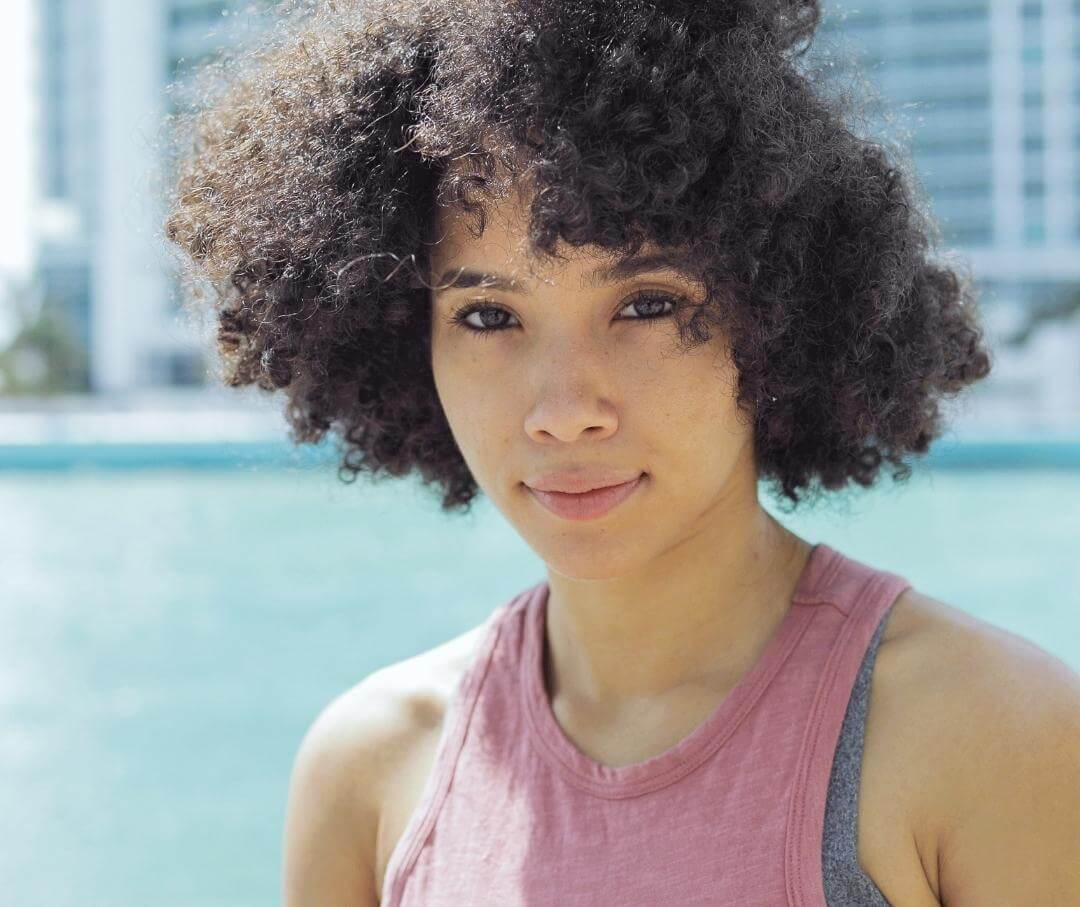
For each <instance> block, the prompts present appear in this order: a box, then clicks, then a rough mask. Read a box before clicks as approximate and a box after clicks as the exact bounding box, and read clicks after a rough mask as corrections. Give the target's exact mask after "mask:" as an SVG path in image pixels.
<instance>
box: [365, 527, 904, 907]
mask: <svg viewBox="0 0 1080 907" xmlns="http://www.w3.org/2000/svg"><path fill="white" fill-rule="evenodd" d="M908 585H909V583H908V582H907V581H906V580H905V579H904V578H903V577H901V576H898V575H896V574H894V573H889V572H886V571H883V570H876V569H874V568H871V567H869V566H867V565H865V564H863V563H861V562H859V561H856V560H854V559H851V558H848V557H846V556H844V555H842V554H841V553H839V552H838V551H836V550H835V549H833V548H830V547H829V546H828V545H825V544H823V543H819V544H817V545H815V546H814V548H813V550H812V552H811V554H810V558H809V560H808V561H807V563H806V566H805V567H804V569H803V571H802V574H801V575H800V577H799V580H798V585H797V587H796V590H795V593H794V595H793V597H792V606H791V607H790V608H789V609H788V612H787V614H786V615H785V616H784V619H783V621H782V622H781V624H780V625H779V626H778V627H777V629H776V631H775V632H774V633H773V635H772V637H771V638H770V639H769V641H768V642H767V644H766V646H765V648H764V650H763V651H762V653H761V655H760V656H759V658H758V660H757V661H756V662H755V663H754V665H753V666H752V667H751V668H750V670H749V671H747V672H746V673H745V674H744V675H743V677H742V678H741V679H740V680H739V682H738V684H737V685H736V686H735V687H734V689H732V690H731V691H730V692H729V693H728V695H727V697H726V698H725V699H724V700H723V701H722V702H721V703H720V704H719V705H718V706H717V707H716V709H715V710H714V711H713V713H712V714H711V715H710V717H709V718H707V719H706V720H705V722H704V723H703V724H701V725H699V726H698V727H697V728H696V730H694V731H693V732H692V733H691V734H690V735H689V736H687V737H684V738H683V739H682V740H681V741H680V742H679V743H677V744H676V745H674V746H673V747H671V748H670V749H668V750H666V751H665V752H663V753H660V754H659V755H657V756H654V757H652V758H650V759H647V760H645V761H643V762H638V763H634V764H632V765H622V766H608V765H604V764H602V763H599V762H596V761H594V760H593V759H591V758H590V757H588V756H586V755H585V754H584V753H583V752H582V751H580V750H578V749H577V747H575V746H574V744H573V743H572V742H571V741H570V740H569V738H567V737H566V736H565V735H564V734H563V732H562V729H561V727H560V726H559V724H558V722H557V721H556V719H555V716H554V713H553V712H552V710H551V706H550V702H549V700H548V698H547V693H546V691H545V686H544V673H543V672H544V661H543V655H544V646H545V607H546V604H547V593H548V585H547V581H546V580H542V581H540V582H539V583H537V584H536V585H534V586H532V587H530V588H528V589H526V590H524V591H523V592H520V593H519V594H517V595H516V596H514V597H513V598H512V599H510V601H508V602H506V603H505V604H503V605H502V606H500V607H499V608H498V609H496V611H495V612H493V614H492V616H491V619H490V621H489V623H488V626H487V629H486V631H484V632H485V634H486V635H484V636H483V638H482V640H481V642H480V643H479V645H478V647H477V649H476V650H475V653H474V655H473V658H472V661H471V662H470V665H469V667H468V669H467V670H466V671H465V673H464V674H463V675H462V677H461V679H460V681H459V683H458V686H457V688H456V689H455V691H454V694H453V696H452V698H451V701H450V703H449V706H448V710H447V713H446V718H445V721H444V723H443V728H442V733H441V736H440V739H439V742H438V744H437V748H436V755H435V763H434V767H433V770H432V772H431V774H430V775H429V776H428V779H427V784H426V787H425V790H424V791H423V793H422V794H421V799H420V801H419V802H418V804H417V807H416V809H415V810H414V812H413V814H412V816H411V817H410V820H409V822H408V824H407V827H406V829H405V831H404V833H403V835H402V837H401V838H400V840H399V841H398V842H397V845H396V846H395V848H394V851H393V853H392V854H391V855H390V860H389V863H388V866H387V872H386V879H385V882H384V887H383V900H382V904H383V905H384V907H461V905H465V904H468V905H470V907H487V905H490V907H496V905H498V907H518V905H521V907H524V905H529V907H540V905H560V907H606V905H623V904H627V905H629V904H633V905H650V907H653V905H655V907H661V905H663V907H671V905H675V904H678V905H680V907H685V905H692V904H701V905H704V904H709V905H717V904H739V905H740V907H745V905H768V907H777V905H812V907H827V903H826V899H825V893H824V888H823V881H822V829H823V816H824V812H825V805H826V793H827V790H828V788H829V777H830V769H831V767H832V763H833V755H834V752H835V750H836V747H837V740H838V737H839V734H840V728H841V722H842V721H843V719H844V715H845V709H846V707H847V705H848V699H849V696H850V694H851V692H852V687H853V684H854V682H855V679H856V674H857V673H858V672H859V668H860V664H861V662H862V659H863V655H864V652H866V650H867V645H868V643H869V642H870V641H871V637H872V636H874V637H875V639H876V638H877V636H878V635H879V634H875V630H876V628H877V625H878V622H879V620H880V619H881V618H882V615H883V614H885V612H886V611H887V610H888V609H889V607H890V606H891V605H892V603H893V602H894V600H895V599H896V598H897V597H898V596H899V594H900V593H901V592H902V591H903V590H904V589H905V588H907V587H908Z"/></svg>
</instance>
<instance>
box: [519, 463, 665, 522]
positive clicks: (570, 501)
mask: <svg viewBox="0 0 1080 907" xmlns="http://www.w3.org/2000/svg"><path fill="white" fill-rule="evenodd" d="M647 475H648V473H644V472H643V473H641V474H640V475H639V476H638V477H637V478H636V479H631V480H630V481H629V482H623V483H621V484H619V485H607V486H604V487H603V488H594V489H592V490H591V491H582V492H579V493H576V494H575V493H571V492H565V491H540V490H539V489H536V488H532V487H531V486H529V485H526V486H525V487H526V488H528V489H529V492H530V493H531V494H532V496H533V497H534V498H535V499H536V500H537V501H538V502H539V503H540V504H541V505H542V506H543V507H545V508H546V509H547V510H548V511H550V512H551V513H553V514H555V516H558V517H561V518H563V519H565V520H595V519H598V518H599V517H602V516H604V515H605V514H606V513H609V512H610V511H612V510H614V509H615V508H616V507H618V506H619V505H620V504H622V503H623V502H624V501H625V500H627V498H629V497H630V496H631V495H633V494H634V492H636V491H637V490H638V488H640V487H641V485H642V484H643V483H644V481H645V478H646V476H647Z"/></svg>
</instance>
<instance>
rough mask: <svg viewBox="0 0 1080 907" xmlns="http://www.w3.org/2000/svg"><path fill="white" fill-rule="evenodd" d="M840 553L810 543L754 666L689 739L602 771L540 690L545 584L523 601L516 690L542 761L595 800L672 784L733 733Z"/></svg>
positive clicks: (791, 644) (809, 613) (799, 629)
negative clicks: (784, 605) (567, 731)
mask: <svg viewBox="0 0 1080 907" xmlns="http://www.w3.org/2000/svg"><path fill="white" fill-rule="evenodd" d="M841 558H842V555H841V554H840V553H839V552H838V551H837V550H835V549H834V548H831V547H830V546H828V545H826V544H825V543H823V542H819V543H817V544H815V545H814V546H813V547H812V548H811V550H810V554H809V556H808V558H807V560H806V563H805V564H804V565H803V569H802V572H801V573H800V574H799V578H798V580H797V582H796V585H795V589H794V591H793V593H792V597H791V602H790V606H789V608H788V610H787V612H786V613H785V615H784V617H783V618H782V620H781V622H780V624H778V625H777V627H776V628H775V629H774V631H773V633H772V635H771V636H770V637H769V639H768V641H767V642H766V644H765V647H764V648H763V649H762V651H761V653H760V655H759V656H758V658H757V660H756V661H755V662H754V663H753V664H752V665H751V667H750V668H749V669H748V670H747V671H746V672H745V673H744V674H743V676H742V677H741V678H740V679H739V681H738V682H737V683H736V684H735V686H734V687H733V688H732V689H731V690H730V691H729V692H728V694H727V696H725V697H724V699H723V700H721V702H720V703H718V704H717V706H716V708H715V709H714V710H713V712H712V713H711V714H710V715H709V717H708V718H706V719H705V721H704V722H702V723H701V724H699V725H698V726H697V727H696V728H695V729H694V730H693V731H691V732H690V734H689V735H687V736H686V737H684V738H683V739H682V740H680V741H679V742H678V743H676V744H674V745H673V746H671V747H669V748H668V749H667V750H665V751H664V752H662V753H659V754H657V755H656V756H652V757H650V758H649V759H646V760H644V761H641V762H635V763H630V764H627V765H619V766H612V765H605V764H604V763H601V762H598V761H596V760H595V759H593V758H591V757H590V756H588V755H586V754H585V753H584V752H583V751H581V750H579V749H578V748H577V747H576V746H575V745H574V743H573V742H572V741H571V740H570V739H569V738H568V737H567V736H566V734H565V733H564V732H563V730H562V727H561V726H560V725H559V723H558V721H557V720H556V718H555V714H554V712H553V711H552V708H551V702H550V700H549V699H548V696H547V691H546V689H545V684H544V644H545V636H546V632H545V626H546V624H545V621H546V610H547V599H548V593H549V591H550V587H549V586H548V583H547V581H546V580H542V581H541V582H539V583H537V584H536V585H535V586H534V587H533V588H532V590H531V593H530V594H529V595H527V596H526V598H525V600H524V614H523V618H524V626H523V632H524V637H523V648H522V657H521V662H520V667H519V670H520V674H519V681H520V682H519V687H520V690H521V694H522V700H523V702H522V706H523V711H524V712H525V715H526V716H527V720H528V725H529V733H530V735H531V737H532V739H533V741H534V742H535V743H536V748H537V749H538V750H539V752H540V753H541V755H542V756H543V758H544V759H545V760H546V761H547V762H548V763H549V764H550V765H551V767H552V768H553V769H554V770H555V771H556V772H557V773H558V774H559V775H560V776H561V777H562V778H563V779H565V780H566V781H567V782H568V783H570V784H572V785H574V786H575V787H577V788H579V789H581V790H584V791H586V792H588V793H591V794H593V795H595V796H598V797H603V798H607V799H622V798H625V797H634V796H639V795H641V794H644V793H647V792H649V791H653V790H658V789H660V788H662V787H666V786H668V785H669V784H674V783H675V782H676V781H678V780H679V779H680V778H682V777H684V776H685V775H687V774H688V773H689V772H691V771H693V770H694V769H695V768H696V767H697V766H699V765H700V764H701V763H702V762H704V761H705V760H706V759H708V758H709V757H710V756H712V755H713V754H714V753H715V752H717V751H718V750H719V749H720V748H721V747H722V746H723V745H724V742H725V741H726V740H728V739H729V738H730V737H731V735H732V734H734V733H735V731H736V730H737V729H738V727H739V724H740V723H741V721H742V719H743V718H744V717H745V716H746V714H747V713H748V712H749V711H750V710H751V708H752V707H753V705H754V703H755V702H756V701H757V700H758V699H759V698H760V697H761V695H762V694H763V693H764V692H765V690H766V689H767V688H768V686H769V684H770V682H771V681H772V679H773V678H774V677H775V676H776V673H777V672H778V671H779V670H780V668H781V667H782V666H783V664H784V662H785V661H786V660H787V657H788V656H789V655H790V654H791V651H792V650H793V649H794V648H795V645H796V644H797V643H798V641H799V638H800V637H801V636H802V634H803V632H804V631H805V630H806V628H807V626H808V625H809V622H810V619H811V618H812V617H813V609H812V608H808V607H802V606H803V605H811V604H814V603H815V602H816V601H819V600H820V599H819V594H820V592H821V591H822V590H823V589H825V588H827V586H828V583H829V580H830V579H831V577H832V575H833V574H834V573H835V571H836V570H837V568H838V567H839V566H840V561H841Z"/></svg>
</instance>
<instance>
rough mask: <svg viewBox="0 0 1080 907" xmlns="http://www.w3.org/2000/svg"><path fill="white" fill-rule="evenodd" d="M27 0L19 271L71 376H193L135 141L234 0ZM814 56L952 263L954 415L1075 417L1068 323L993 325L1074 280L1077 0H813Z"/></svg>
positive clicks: (1003, 420)
mask: <svg viewBox="0 0 1080 907" xmlns="http://www.w3.org/2000/svg"><path fill="white" fill-rule="evenodd" d="M37 2H38V7H37V9H38V14H39V15H38V22H37V25H38V28H37V33H38V51H39V53H38V59H39V78H38V84H37V92H38V96H39V101H40V118H39V123H40V129H39V154H40V161H41V162H42V165H41V172H40V196H41V204H40V205H39V216H38V219H37V224H36V226H35V231H36V237H37V243H36V252H37V254H36V263H37V272H38V274H39V276H40V277H41V279H42V281H43V283H44V285H45V287H46V292H47V294H48V295H49V296H50V298H52V299H54V300H55V305H56V306H57V307H58V308H59V309H61V310H62V311H63V312H64V313H65V316H66V317H68V318H69V319H70V323H71V324H72V326H73V330H74V331H75V332H76V333H77V334H78V336H79V337H80V339H81V341H82V342H83V343H85V345H86V348H87V349H88V351H89V354H90V355H89V361H90V373H89V375H88V376H87V384H88V387H89V388H90V389H92V390H99V391H123V390H127V389H131V388H137V387H143V386H154V387H162V386H165V387H167V386H174V385H191V384H199V383H200V382H202V381H204V380H205V374H204V373H205V368H206V366H205V356H206V350H205V345H204V343H203V342H202V341H201V340H200V339H199V338H197V337H195V336H193V334H192V331H191V329H190V328H189V327H187V326H185V325H184V323H183V322H182V320H181V319H179V318H178V317H177V316H178V309H177V303H178V298H177V296H178V291H177V288H176V283H175V280H174V279H173V278H172V277H171V276H170V269H169V267H168V265H167V262H166V260H165V259H163V257H162V252H161V249H160V248H159V243H158V241H157V239H156V238H155V237H156V234H157V231H158V230H159V228H160V222H161V212H160V211H159V210H157V209H156V208H155V206H154V196H153V194H152V193H151V192H150V191H148V190H149V187H150V185H151V180H152V175H153V173H154V172H155V168H156V167H158V166H159V165H160V161H158V160H157V152H156V151H155V147H154V145H153V142H152V139H153V138H154V137H155V136H156V135H157V130H158V128H159V124H160V121H161V118H162V117H163V115H164V114H165V113H166V112H168V110H169V104H170V102H171V100H172V99H171V98H170V97H169V96H168V94H167V92H166V90H165V89H166V85H168V84H170V83H172V82H173V81H174V80H175V79H177V78H180V77H182V73H183V71H184V69H185V68H186V67H188V66H190V65H191V64H192V63H193V62H196V61H198V60H199V59H201V58H202V57H203V55H204V54H207V53H212V52H213V51H214V50H215V49H216V48H217V47H219V46H221V45H222V44H224V43H228V42H231V41H235V40H237V38H236V34H237V33H236V31H235V29H234V28H233V27H232V23H234V22H236V21H237V19H238V16H237V15H236V14H237V12H238V11H239V10H240V9H241V6H249V8H250V4H249V3H248V4H242V3H241V2H240V0H139V2H138V3H132V2H129V0H37ZM264 5H265V6H266V7H267V8H272V6H273V0H266V3H265V4H264ZM817 64H821V65H824V66H828V67H831V72H833V73H834V74H835V76H836V77H838V78H845V77H848V76H859V77H861V78H863V79H865V80H866V81H867V83H868V87H870V88H871V89H872V93H873V91H874V90H876V92H877V95H878V97H877V98H876V100H874V101H873V102H872V103H871V104H870V105H869V106H868V107H867V108H866V109H867V111H868V112H869V113H870V116H871V118H870V119H869V121H867V122H866V123H865V124H864V125H863V128H864V130H865V131H864V134H867V135H869V136H875V135H882V136H886V137H889V138H891V139H893V140H895V141H896V142H898V143H899V145H900V146H902V147H903V148H905V149H907V150H908V152H909V153H910V156H911V163H912V165H913V168H914V172H915V174H916V175H917V177H918V179H919V180H920V181H921V184H922V187H923V189H924V190H925V193H926V195H927V197H928V199H929V202H930V206H931V209H932V211H933V213H934V214H935V216H936V218H937V220H938V221H939V223H940V225H941V228H942V236H941V243H940V244H941V246H943V247H945V248H949V249H952V250H955V251H956V252H957V253H959V254H960V255H961V256H962V257H963V258H965V259H966V260H967V261H968V262H969V263H970V266H971V271H972V273H973V274H974V275H975V277H976V279H977V282H978V284H979V287H980V290H981V293H980V295H981V299H982V307H983V311H984V313H985V316H986V319H987V322H988V324H989V326H990V327H991V329H992V331H993V337H992V339H993V341H994V346H995V363H994V374H993V375H992V377H991V378H990V379H989V380H988V381H987V382H984V384H983V386H981V387H979V388H977V389H976V390H975V391H974V392H973V394H974V396H976V397H977V399H978V406H977V407H974V409H975V410H977V412H974V413H972V415H973V416H977V417H978V418H980V419H983V420H984V421H987V422H990V423H995V424H1002V425H1015V426H1017V427H1020V428H1022V427H1024V426H1027V425H1032V426H1034V425H1040V426H1056V425H1064V426H1072V427H1074V428H1075V427H1076V426H1077V425H1078V424H1080V422H1078V419H1080V324H1077V319H1076V318H1074V319H1072V321H1071V322H1069V321H1065V322H1059V323H1057V324H1055V325H1053V326H1052V327H1048V328H1046V329H1042V330H1039V331H1036V332H1035V333H1034V334H1033V336H1032V338H1031V340H1030V341H1029V342H1028V343H1027V344H1026V345H1025V346H1023V347H1017V348H1012V347H1008V346H1006V345H1005V344H1004V343H1003V342H1002V340H1003V338H1004V337H1005V336H1007V335H1008V333H1009V332H1010V331H1011V330H1013V329H1014V328H1015V327H1016V325H1018V324H1020V323H1022V321H1023V319H1024V317H1025V314H1026V313H1027V312H1028V311H1030V310H1031V309H1032V307H1033V306H1038V305H1040V304H1042V301H1044V300H1046V299H1048V298H1051V297H1054V296H1055V295H1057V296H1060V295H1061V294H1062V293H1067V292H1070V291H1071V292H1077V290H1076V287H1077V285H1078V284H1080V110H1078V108H1080V0H865V2H861V3H860V2H858V0H845V2H844V3H841V2H840V0H825V2H824V4H823V20H822V24H821V28H820V30H819V32H818V34H817V35H816V36H815V40H814V44H813V45H812V49H811V52H810V53H809V54H808V55H807V65H817ZM854 125H855V128H859V127H858V125H857V124H854Z"/></svg>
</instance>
